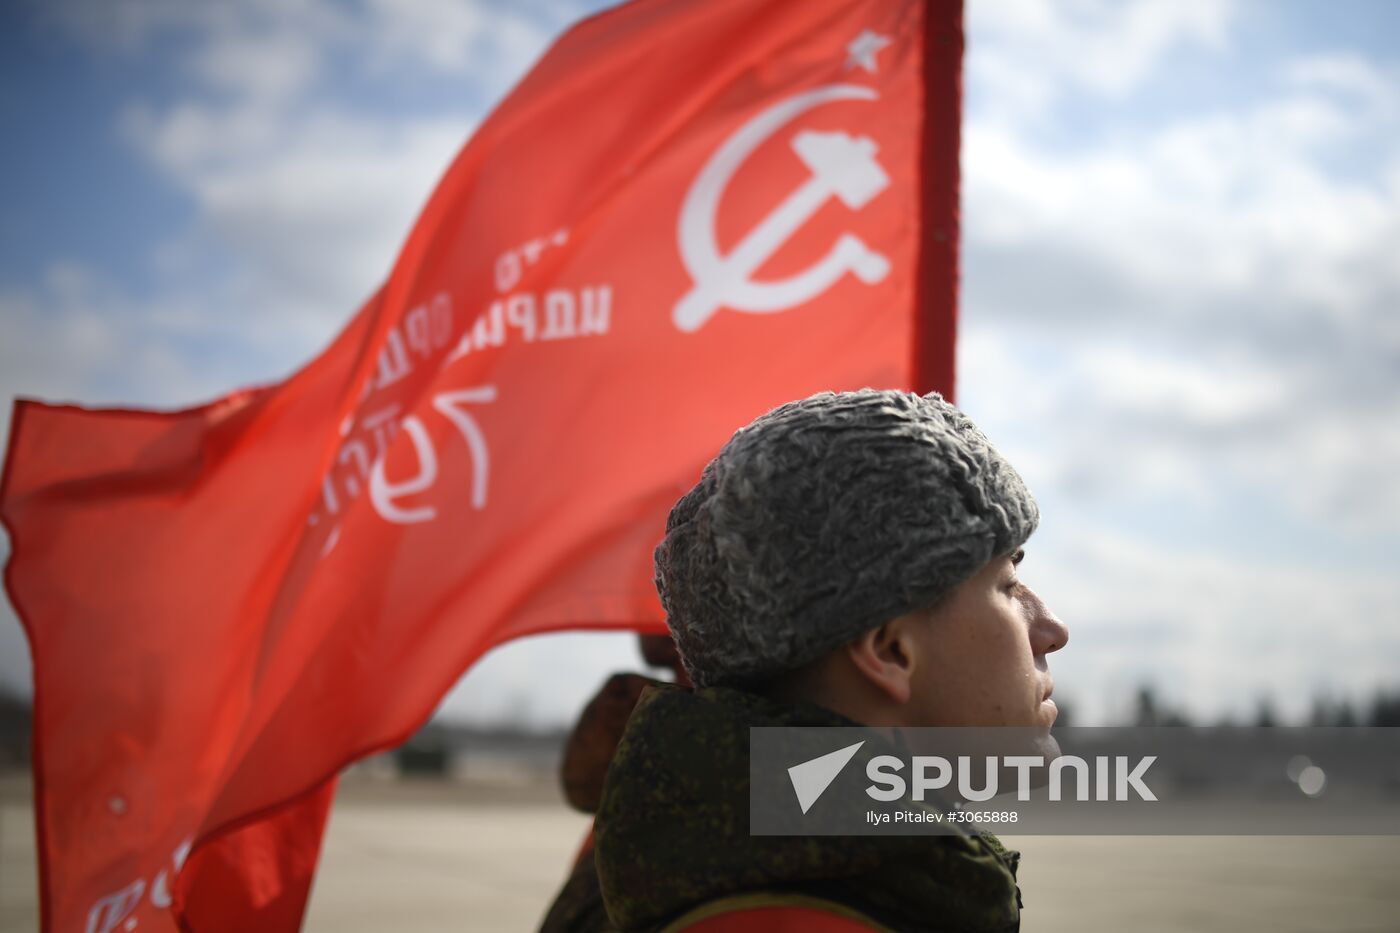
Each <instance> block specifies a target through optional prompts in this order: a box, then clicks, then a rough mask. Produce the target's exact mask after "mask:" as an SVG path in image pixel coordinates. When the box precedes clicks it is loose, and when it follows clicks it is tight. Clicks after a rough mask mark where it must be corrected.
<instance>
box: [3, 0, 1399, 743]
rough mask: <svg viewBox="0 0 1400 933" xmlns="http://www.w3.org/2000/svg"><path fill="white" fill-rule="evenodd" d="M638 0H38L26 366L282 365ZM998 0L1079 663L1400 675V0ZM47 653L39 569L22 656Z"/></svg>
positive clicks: (1042, 472)
mask: <svg viewBox="0 0 1400 933" xmlns="http://www.w3.org/2000/svg"><path fill="white" fill-rule="evenodd" d="M603 5H604V4H599V3H585V2H569V0H508V2H507V0H497V2H489V3H488V2H465V0H463V2H459V3H440V2H436V0H411V2H410V0H347V2H343V3H336V2H330V0H295V2H293V0H244V2H241V3H238V4H195V3H187V2H184V0H47V2H44V3H39V2H38V0H29V2H13V3H7V4H4V5H3V9H2V10H0V138H3V139H4V140H5V145H3V146H0V205H3V206H0V397H4V398H9V397H11V396H13V395H16V394H25V395H32V396H40V397H44V398H49V399H62V400H79V401H84V402H88V403H102V404H116V403H128V404H141V405H153V406H184V405H187V404H191V403H195V402H199V401H203V400H206V399H208V398H211V397H213V396H217V395H221V394H223V393H225V392H226V391H228V390H230V389H233V388H235V387H238V386H241V385H246V384H250V383H259V382H265V381H269V380H275V379H280V378H282V377H283V376H285V375H286V374H287V373H288V372H290V371H292V370H293V369H295V368H297V367H298V366H299V365H300V364H302V363H303V362H305V361H306V360H307V359H309V358H310V357H311V356H312V355H313V354H314V353H315V352H316V351H317V350H319V349H320V347H321V346H322V345H323V344H324V343H325V342H326V341H327V340H328V339H329V337H330V336H331V335H332V333H333V332H334V331H335V330H336V329H337V328H338V327H339V326H340V325H341V324H342V323H343V322H344V321H345V320H346V319H347V318H348V316H349V314H350V313H351V312H352V311H353V310H354V309H355V308H357V307H358V306H359V303H360V302H361V301H362V300H363V299H364V298H365V297H366V296H367V295H368V293H369V292H370V290H371V289H372V288H373V287H374V286H375V285H376V284H377V283H378V282H379V281H380V280H382V278H383V277H384V275H385V274H386V272H387V270H388V267H389V264H390V263H391V262H392V260H393V257H394V254H395V252H396V250H397V247H398V245H399V243H400V241H401V239H402V237H403V235H404V234H405V232H406V231H407V229H408V227H409V225H410V224H411V222H412V220H413V218H414V215H415V214H416V212H417V210H418V208H419V207H420V206H421V205H422V203H423V201H424V199H425V198H426V197H427V194H428V192H429V191H430V190H431V188H432V186H433V184H434V183H435V182H436V180H437V178H438V176H439V175H440V173H441V172H442V171H443V170H444V169H445V168H446V166H447V164H448V162H449V160H450V159H451V157H452V155H453V154H454V153H455V152H456V150H457V149H458V148H459V147H460V145H461V144H462V142H463V141H464V140H465V139H466V138H467V137H468V136H469V135H470V133H471V131H472V128H473V126H475V125H476V124H477V123H478V122H479V121H480V120H481V119H482V117H483V115H484V114H485V113H486V112H487V111H488V110H489V108H490V107H491V105H492V103H493V102H494V101H496V100H497V99H499V98H500V96H501V95H502V94H503V93H504V92H505V91H506V90H507V89H508V88H509V87H510V86H511V85H512V84H513V83H514V81H515V80H516V79H517V78H518V77H519V76H520V75H521V74H523V73H524V71H525V70H526V69H527V68H528V67H529V64H530V62H531V61H532V60H533V59H534V58H535V57H536V56H537V55H538V54H539V53H540V51H541V50H542V49H543V48H544V47H545V45H546V44H547V43H548V41H549V39H550V37H551V36H553V35H554V34H556V33H558V32H559V31H560V30H561V29H562V28H563V27H564V26H566V25H567V24H568V23H569V22H571V21H572V20H574V19H576V18H578V17H579V16H581V15H583V14H585V13H588V12H591V11H592V10H594V9H597V8H598V7H600V6H603ZM968 6H969V10H968V12H969V22H968V59H967V114H966V127H965V128H966V134H965V143H964V151H963V166H964V186H965V187H964V218H965V240H964V249H965V264H964V306H963V321H964V324H963V332H962V342H961V347H960V366H961V381H960V386H959V401H960V402H961V404H962V406H963V407H964V408H965V409H967V410H968V412H969V413H970V414H971V415H972V416H973V417H974V418H975V419H976V420H977V421H978V422H979V423H981V424H982V426H983V427H984V429H985V430H986V431H987V433H988V434H989V435H990V436H991V437H992V439H993V440H994V441H996V442H997V443H998V445H999V446H1000V447H1001V448H1002V449H1003V451H1004V452H1005V453H1006V454H1007V455H1008V456H1009V458H1010V459H1011V460H1012V461H1013V462H1014V463H1016V464H1017V465H1018V467H1019V468H1020V470H1021V472H1022V473H1023V475H1025V476H1026V478H1027V479H1028V481H1029V482H1030V484H1031V486H1032V487H1033V489H1034V490H1035V491H1036V493H1037V495H1038V497H1039V498H1040V500H1041V505H1042V511H1043V514H1044V522H1043V525H1042V530H1041V531H1040V532H1038V533H1037V535H1036V537H1035V538H1034V539H1032V545H1031V547H1030V548H1029V554H1030V556H1029V558H1028V560H1027V562H1026V564H1025V566H1024V576H1025V578H1026V579H1027V580H1028V582H1030V583H1031V584H1032V585H1033V586H1035V587H1036V588H1037V589H1038V590H1039V591H1040V592H1041V593H1042V595H1044V596H1045V597H1046V598H1047V600H1048V601H1049V602H1050V604H1051V605H1052V607H1054V608H1055V609H1056V611H1057V612H1058V613H1059V615H1060V616H1061V617H1062V618H1064V619H1065V620H1066V621H1067V622H1068V623H1069V625H1070V627H1071V632H1072V638H1071V644H1070V646H1069V647H1068V648H1067V649H1066V650H1065V651H1064V652H1062V653H1061V654H1060V655H1058V656H1056V657H1055V658H1053V659H1052V670H1053V671H1054V672H1055V674H1056V680H1057V688H1056V693H1057V696H1060V695H1063V696H1064V697H1066V698H1067V700H1068V701H1069V702H1070V703H1071V704H1073V706H1074V707H1075V710H1076V713H1077V714H1078V720H1079V721H1081V722H1096V721H1108V720H1112V719H1116V718H1118V717H1119V716H1121V715H1122V714H1123V712H1124V711H1125V710H1126V709H1127V707H1128V705H1129V704H1130V702H1131V697H1132V694H1133V690H1134V689H1135V687H1136V686H1137V685H1138V684H1140V683H1149V684H1152V685H1153V686H1155V688H1156V689H1157V691H1158V693H1159V694H1160V695H1161V696H1163V697H1164V698H1165V699H1166V700H1167V701H1168V702H1170V703H1172V704H1175V705H1178V706H1180V707H1183V708H1185V709H1187V710H1188V711H1190V712H1192V713H1194V714H1196V715H1199V716H1207V717H1215V716H1219V715H1224V714H1235V715H1248V714H1250V713H1251V711H1252V710H1253V709H1254V707H1255V705H1256V703H1257V702H1259V700H1260V699H1261V698H1264V697H1267V698H1269V699H1270V700H1271V701H1272V702H1273V703H1275V704H1276V705H1277V706H1278V707H1279V708H1280V709H1281V710H1283V711H1284V712H1285V713H1292V714H1297V713H1300V712H1301V711H1302V710H1303V709H1304V708H1305V706H1306V705H1307V702H1308V701H1309V700H1310V698H1311V697H1312V696H1313V695H1315V694H1318V693H1329V694H1331V695H1332V696H1334V697H1365V696H1368V695H1369V694H1370V692H1371V691H1373V690H1374V689H1376V688H1377V687H1380V686H1392V687H1393V686H1396V685H1400V573H1397V572H1396V569H1395V564H1396V562H1397V559H1400V483H1397V481H1396V477H1397V476H1400V430H1397V426H1400V314H1397V310H1400V309H1398V308H1397V306H1400V258H1398V257H1400V39H1397V38H1396V37H1400V5H1396V4H1393V3H1390V2H1387V0H1370V2H1368V0H1348V2H1346V3H1336V2H1329V0H1277V2H1275V0H1234V2H1232V0H1055V2H1048V0H996V2H991V0H987V2H978V0H968ZM8 425H9V411H8V406H6V410H5V411H4V412H3V414H0V433H6V434H7V433H8ZM4 552H5V553H8V549H7V546H6V547H5V551H4ZM634 666H635V659H634V653H633V651H632V648H631V642H630V639H628V638H626V637H619V636H598V635H574V636H551V637H547V638H543V639H539V640H536V641H533V642H529V643H523V644H519V645H514V646H508V647H506V648H503V649H501V650H499V651H498V652H496V653H495V654H493V655H492V656H489V657H488V658H487V659H486V660H485V661H484V662H483V663H481V664H480V665H479V666H478V667H477V669H476V670H474V671H473V672H472V673H471V674H470V675H469V676H468V677H467V678H466V679H465V680H464V681H463V683H462V684H460V685H459V687H458V688H457V689H456V690H455V691H454V692H453V694H452V695H451V696H450V697H449V699H448V701H447V703H446V707H445V708H446V710H447V711H448V712H449V713H450V714H452V715H455V716H467V717H471V718H476V719H486V720H494V719H500V718H503V717H506V716H511V715H521V716H524V717H525V718H527V719H529V720H531V721H534V722H538V723H546V722H556V721H562V720H564V719H567V718H568V717H569V716H570V715H571V713H572V711H573V710H575V709H576V708H577V707H578V706H579V705H580V704H581V703H582V701H583V700H584V698H585V697H586V696H587V695H588V694H589V693H590V692H591V690H592V689H593V688H594V687H595V686H596V685H597V683H598V682H599V681H600V680H601V679H602V677H603V676H604V675H605V674H606V673H607V672H609V671H611V670H614V669H618V668H624V667H634ZM546 679H547V681H548V683H549V687H548V688H547V689H546V688H544V687H543V686H542V684H543V683H544V682H545V680H546ZM28 684H29V668H28V656H27V651H26V649H25V646H24V641H23V635H22V634H21V633H20V630H19V627H18V624H17V622H16V620H15V618H14V615H13V612H12V611H11V610H10V609H9V607H8V605H6V606H5V607H4V609H3V610H0V686H3V687H7V688H9V689H11V690H19V691H25V690H27V689H28Z"/></svg>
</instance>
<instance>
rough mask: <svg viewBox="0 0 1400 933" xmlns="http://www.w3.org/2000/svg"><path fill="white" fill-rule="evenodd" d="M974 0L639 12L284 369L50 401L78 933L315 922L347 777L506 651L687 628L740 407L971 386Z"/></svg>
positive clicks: (520, 101)
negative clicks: (967, 187)
mask: <svg viewBox="0 0 1400 933" xmlns="http://www.w3.org/2000/svg"><path fill="white" fill-rule="evenodd" d="M961 50H962V38H961V9H960V4H959V3H957V2H935V3H928V4H925V3H922V2H917V0H820V2H818V0H811V2H803V3H800V4H798V3H789V2H779V0H772V2H755V0H672V2H667V3H661V2H637V3H633V4H630V5H627V6H624V7H620V8H618V9H616V10H613V11H610V12H608V13H605V14H602V15H600V16H597V17H594V18H592V19H589V20H587V21H585V22H583V23H581V24H580V25H578V26H576V27H574V28H573V29H572V30H571V31H569V32H568V33H567V34H566V35H565V36H564V37H563V38H562V39H560V40H559V42H558V43H557V44H556V45H555V46H554V47H553V48H552V49H551V50H550V51H549V52H548V53H547V54H546V56H545V57H544V59H543V60H542V61H541V62H540V63H539V64H538V65H537V66H536V67H535V69H534V70H533V71H532V72H531V73H530V74H529V75H528V76H527V77H526V78H525V80H524V81H523V82H522V83H521V85H520V86H519V87H518V88H516V90H515V91H514V92H513V93H512V94H511V95H510V96H509V97H508V98H507V99H506V100H505V101H504V102H503V103H502V104H501V106H500V107H499V108H498V109H497V111H496V112H495V113H494V114H493V115H492V116H491V117H490V118H489V119H488V120H487V121H486V122H485V123H484V124H483V125H482V127H481V128H480V130H479V131H478V132H477V134H476V136H475V137H474V138H473V139H472V140H471V142H470V143H469V144H468V145H467V147H466V148H465V149H464V150H463V151H462V153H461V154H460V155H459V156H458V158H457V159H456V161H455V162H454V163H453V165H452V166H451V168H450V169H449V170H448V172H447V174H446V176H445V177H444V179H443V180H442V182H441V184H440V185H439V187H438V189H437V190H436V192H435V193H434V194H433V196H432V198H431V199H430V201H429V202H428V205H427V206H426V208H425V209H424V211H423V213H422V216H421V217H420V218H419V220H418V222H417V224H416V225H415V227H414V229H413V231H412V233H411V234H410V236H409V238H408V241H407V243H406V245H405V246H404V248H403V251H402V253H401V254H400V256H399V258H398V260H397V262H396V263H395V265H394V267H393V269H392V271H391V274H390V276H389V279H388V281H387V283H386V284H385V286H384V288H383V289H382V290H381V292H380V293H379V294H378V295H376V296H375V297H374V298H373V299H371V301H370V302H369V303H368V304H366V306H365V307H364V308H363V309H361V311H360V312H359V314H357V315H356V316H355V318H354V319H353V320H352V321H351V323H350V325H349V326H348V327H347V328H346V330H345V331H344V332H343V333H342V334H341V335H340V336H339V337H338V338H337V339H336V340H335V341H334V342H333V343H332V344H331V346H330V347H329V348H327V349H326V350H325V352H323V353H322V354H321V356H319V357H318V358H317V359H315V360H314V361H313V362H312V363H311V364H310V365H308V366H307V367H306V368H305V369H303V370H301V371H300V372H298V373H296V374H295V375H293V376H292V377H291V378H289V379H287V380H286V381H285V382H283V383H281V384H278V385H275V386H269V387H265V388H260V389H254V390H250V391H244V392H240V393H235V394H234V395H231V396H229V397H227V398H224V399H220V400H219V401H217V402H214V403H212V404H210V405H206V406H203V407H201V408H195V409H190V410H186V411H180V412H173V413H152V412H138V411H115V410H106V411H89V410H84V409H80V408H74V407H50V406H45V405H40V404H38V403H33V402H20V403H19V404H18V405H17V407H16V412H15V417H14V421H13V425H12V436H11V449H10V453H9V456H8V458H7V462H6V472H5V477H4V481H3V486H0V510H2V512H3V517H4V520H5V522H6V524H7V526H8V527H9V529H10V531H11V536H12V546H13V556H12V558H11V561H10V565H9V567H8V569H7V574H6V583H7V586H8V589H9V592H10V594H11V598H12V599H13V600H14V602H15V605H16V606H17V607H18V609H19V612H20V615H21V618H22V620H23V622H24V624H25V628H26V631H27V632H28V635H29V639H30V643H31V647H32V651H33V656H34V659H35V726H36V728H35V736H36V738H35V764H34V767H35V778H36V795H37V797H38V806H37V815H38V821H39V839H40V859H41V879H42V880H41V884H42V895H41V898H42V910H43V917H44V927H45V929H46V930H70V929H73V930H85V931H87V933H111V931H114V930H118V929H125V928H126V926H125V925H126V924H127V923H128V922H129V921H132V920H135V921H137V922H138V923H139V925H140V929H143V930H151V929H162V928H164V929H170V928H172V927H173V925H174V924H175V923H176V921H177V920H178V921H179V923H181V924H182V925H183V926H184V927H185V928H187V929H194V930H198V931H200V933H204V931H206V930H214V929H253V928H256V929H261V930H290V929H294V928H295V927H296V925H297V924H298V923H299V921H300V916H301V912H302V910H303V908H304V902H305V896H306V890H307V886H308V885H309V881H310V878H311V874H312V872H313V871H314V866H315V860H316V852H317V848H318V846H319V839H320V834H321V829H322V826H323V823H324V817H325V813H326V810H327V807H328V806H329V801H330V795H331V793H332V790H331V785H330V782H331V781H333V778H334V775H335V774H336V773H337V772H338V771H339V769H340V768H342V767H343V766H344V765H346V764H347V763H349V762H351V761H354V760H355V759H357V758H360V757H362V756H364V755H366V754H368V753H370V752H373V751H376V750H380V749H386V748H390V747H392V746H394V745H396V744H398V743H400V742H401V741H403V740H404V739H405V738H407V737H408V736H409V735H410V734H411V733H412V732H413V730H414V729H416V728H417V727H418V726H419V725H421V724H422V722H423V721H424V720H425V719H426V718H427V717H428V715H429V714H430V713H431V711H432V709H433V708H434V706H435V705H436V703H437V702H438V700H439V699H440V698H441V696H442V695H443V694H444V693H445V692H446V690H447V689H448V688H449V687H450V686H451V684H452V683H453V682H454V681H455V680H456V679H457V678H458V677H459V676H460V675H461V673H462V672H463V671H464V670H465V669H466V668H467V667H468V666H470V665H471V663H472V662H473V661H474V660H475V659H477V658H478V657H480V656H481V654H482V653H483V652H485V651H486V650H488V649H489V648H490V647H492V646H493V645H496V644H499V643H501V642H503V641H506V640H508V639H512V638H517V637H520V636H524V635H530V634H535V633H540V632H547V631H551V630H558V629H565V628H570V629H577V628H635V629H648V628H650V629H658V628H660V626H661V624H662V614H661V610H660V606H659V604H658V602H657V599H656V595H655V592H654V590H653V587H652V583H651V578H652V571H651V552H652V548H653V546H654V545H655V543H656V541H657V540H658V539H659V538H660V536H661V534H662V531H663V527H664V520H665V516H666V513H667V511H668V510H669V508H670V507H671V505H672V504H673V503H674V501H675V499H676V498H677V496H678V495H679V494H680V493H681V492H682V491H683V490H684V489H686V488H688V487H689V485H690V484H692V483H693V482H694V481H695V479H696V478H697V476H698V474H699V471H700V469H701V467H702V466H703V465H704V463H705V462H706V461H707V460H708V459H709V457H710V456H712V455H713V453H714V451H715V450H716V449H717V448H718V446H719V445H720V444H721V443H722V442H723V441H724V440H725V439H726V438H728V436H729V435H730V433H731V432H732V431H733V430H734V429H735V428H736V427H738V426H739V425H741V424H744V423H745V422H747V421H749V420H750V419H752V418H753V417H755V416H756V415H758V414H759V413H761V412H762V411H764V410H766V409H768V408H770V407H772V406H774V405H776V404H779V403H781V402H783V401H786V400H789V399H793V398H798V397H801V396H805V395H808V394H810V393H812V392H815V391H819V390H822V389H838V390H839V389H852V388H858V387H861V386H867V385H870V386H887V387H888V386H893V387H906V388H911V387H916V386H917V387H919V388H921V389H928V388H938V389H941V390H942V391H944V392H945V393H948V392H950V390H951V387H952V378H953V372H952V353H953V333H954V319H955V298H956V249H957V145H958V99H959V68H960V61H961Z"/></svg>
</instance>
